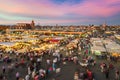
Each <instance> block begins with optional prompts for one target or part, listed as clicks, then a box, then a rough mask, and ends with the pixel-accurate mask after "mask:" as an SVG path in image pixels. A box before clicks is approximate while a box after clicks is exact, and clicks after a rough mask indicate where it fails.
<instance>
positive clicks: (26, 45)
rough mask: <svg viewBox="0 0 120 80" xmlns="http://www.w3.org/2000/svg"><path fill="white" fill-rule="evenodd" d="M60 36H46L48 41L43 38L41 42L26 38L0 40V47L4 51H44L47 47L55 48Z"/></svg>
mask: <svg viewBox="0 0 120 80" xmlns="http://www.w3.org/2000/svg"><path fill="white" fill-rule="evenodd" d="M62 39H63V37H62V38H60V37H59V38H57V37H56V38H48V39H47V40H48V41H45V40H46V38H43V40H42V41H43V42H40V40H37V39H28V40H26V41H24V40H21V41H17V40H16V41H14V42H0V49H2V50H4V51H5V52H7V53H8V52H10V51H14V52H18V53H24V52H30V51H39V52H41V51H45V50H48V49H52V48H55V47H56V46H57V45H58V44H59V42H60V40H62Z"/></svg>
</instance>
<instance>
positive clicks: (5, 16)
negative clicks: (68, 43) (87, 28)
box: [0, 0, 120, 25]
mask: <svg viewBox="0 0 120 80" xmlns="http://www.w3.org/2000/svg"><path fill="white" fill-rule="evenodd" d="M119 13H120V0H1V1H0V24H16V23H18V22H30V21H31V20H35V22H36V23H37V24H40V25H55V24H59V25H80V24H84V25H88V24H95V25H100V24H102V23H104V21H106V22H107V24H109V25H119V24H120V14H119Z"/></svg>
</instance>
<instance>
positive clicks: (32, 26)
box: [31, 20, 35, 29]
mask: <svg viewBox="0 0 120 80" xmlns="http://www.w3.org/2000/svg"><path fill="white" fill-rule="evenodd" d="M31 28H32V29H35V23H34V20H32V22H31Z"/></svg>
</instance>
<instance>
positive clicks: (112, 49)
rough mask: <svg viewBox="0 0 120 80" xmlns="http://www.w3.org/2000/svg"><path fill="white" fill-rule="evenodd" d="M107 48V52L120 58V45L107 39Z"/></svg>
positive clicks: (105, 42)
mask: <svg viewBox="0 0 120 80" xmlns="http://www.w3.org/2000/svg"><path fill="white" fill-rule="evenodd" d="M103 42H104V44H105V46H106V50H107V52H108V53H109V54H110V55H112V56H115V57H119V56H120V45H119V44H117V43H116V42H115V41H113V40H110V39H105V40H103Z"/></svg>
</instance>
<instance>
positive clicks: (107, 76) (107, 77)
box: [105, 69, 109, 80]
mask: <svg viewBox="0 0 120 80" xmlns="http://www.w3.org/2000/svg"><path fill="white" fill-rule="evenodd" d="M105 77H106V79H107V80H108V79H109V69H106V70H105Z"/></svg>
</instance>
